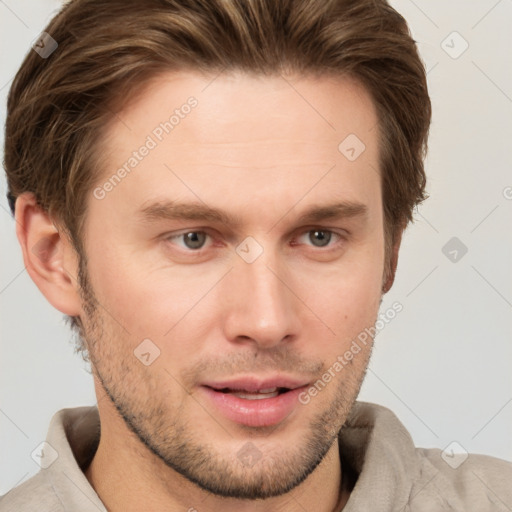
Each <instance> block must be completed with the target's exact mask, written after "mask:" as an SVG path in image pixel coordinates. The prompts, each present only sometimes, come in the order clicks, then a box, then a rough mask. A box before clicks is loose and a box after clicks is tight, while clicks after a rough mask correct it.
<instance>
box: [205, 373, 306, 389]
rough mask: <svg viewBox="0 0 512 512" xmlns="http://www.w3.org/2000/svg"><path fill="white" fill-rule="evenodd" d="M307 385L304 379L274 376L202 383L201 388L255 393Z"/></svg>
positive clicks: (245, 377)
mask: <svg viewBox="0 0 512 512" xmlns="http://www.w3.org/2000/svg"><path fill="white" fill-rule="evenodd" d="M306 384H308V381H306V380H304V379H298V378H294V377H290V376H286V375H275V376H272V377H265V378H264V377H257V376H244V377H239V378H231V379H226V380H216V381H209V382H203V383H202V385H203V386H207V387H209V388H213V389H217V390H220V389H225V388H228V389H232V390H239V391H249V392H256V391H261V390H262V389H272V388H287V389H296V388H300V387H302V386H305V385H306Z"/></svg>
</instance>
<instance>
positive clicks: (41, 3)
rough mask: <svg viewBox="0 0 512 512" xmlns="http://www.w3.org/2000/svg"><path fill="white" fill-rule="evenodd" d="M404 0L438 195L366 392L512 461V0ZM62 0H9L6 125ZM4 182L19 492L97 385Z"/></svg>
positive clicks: (404, 262) (5, 320) (409, 240)
mask: <svg viewBox="0 0 512 512" xmlns="http://www.w3.org/2000/svg"><path fill="white" fill-rule="evenodd" d="M391 3H392V5H393V6H394V7H395V8H396V9H397V10H398V11H399V12H400V13H401V14H402V15H403V16H404V17H405V18H406V19H407V21H408V22H409V24H410V27H411V30H412V33H413V36H414V38H415V39H416V40H417V41H418V44H419V48H420V51H421V54H422V56H423V59H424V60H425V63H426V65H427V69H428V70H429V73H428V79H429V86H430V93H431V98H432V102H433V108H434V117H433V125H432V129H431V138H430V153H429V157H428V159H427V173H428V177H429V184H428V191H429V193H430V196H431V197H430V199H428V200H427V202H426V203H425V204H424V205H423V206H422V207H420V209H419V211H418V212H417V214H416V219H417V220H416V222H415V224H414V225H411V226H410V227H409V229H408V230H407V232H406V235H405V239H404V241H403V246H402V251H401V255H400V261H399V266H398V275H397V280H396V282H395V285H394V288H393V289H392V290H391V291H390V292H389V293H388V294H387V295H386V296H385V299H384V302H383V305H382V311H385V310H386V309H387V308H388V307H390V305H391V304H392V303H393V302H394V301H399V302H400V303H401V304H402V305H403V311H402V312H401V313H399V314H398V315H397V316H396V318H395V319H394V320H393V321H392V322H391V323H389V324H388V325H387V326H386V327H385V329H383V330H382V331H381V333H380V334H379V335H378V337H377V339H376V346H375V350H374V355H373V358H372V361H371V364H370V368H369V370H368V374H367V378H366V381H365V383H364V385H363V389H362V392H361V394H360V397H359V398H360V399H361V400H366V401H371V402H376V403H379V404H382V405H385V406H387V407H389V408H391V409H392V410H393V411H394V412H395V414H396V415H397V416H398V417H399V418H400V420H401V421H402V422H403V423H404V424H405V425H406V427H407V428H408V429H409V430H410V432H411V435H412V437H413V439H414V441H415V443H416V444H417V445H418V446H423V447H439V448H441V449H444V448H445V447H446V446H447V445H449V444H450V443H451V442H452V441H457V442H458V443H459V444H460V445H461V446H462V447H464V448H465V449H466V450H467V451H469V452H473V453H486V454H489V455H494V456H497V457H500V458H504V459H507V460H512V436H510V426H511V424H512V372H511V371H510V367H511V362H512V343H511V341H512V340H511V338H512V336H511V308H512V286H511V283H512V279H511V277H512V265H511V262H512V237H511V236H510V227H511V225H512V172H511V171H512V169H511V158H510V149H509V148H510V144H511V141H512V70H511V65H510V55H511V54H512V35H511V34H512V33H511V31H510V23H511V21H512V1H511V0H501V1H496V0H478V1H472V2H468V1H467V0H458V1H453V0H452V1H446V0H428V1H427V0H417V1H416V2H413V1H411V0H395V1H392V2H391ZM58 5H59V2H57V1H51V0H46V1H45V0H37V1H34V0H32V1H28V0H16V1H14V0H0V45H1V46H0V51H1V62H0V64H1V65H0V104H1V107H0V108H1V111H0V116H1V119H2V125H3V123H4V121H5V100H6V96H7V92H8V89H9V87H10V83H11V80H12V77H13V75H14V74H15V72H16V71H17V69H18V67H19V65H20V63H21V60H22V58H23V56H24V54H25V53H26V52H27V51H28V49H29V48H30V45H31V43H32V41H33V40H34V39H35V38H36V36H37V35H38V34H39V32H40V31H41V30H42V29H43V28H44V26H45V25H46V23H47V22H48V21H49V19H50V18H51V13H52V12H54V11H55V9H57V8H58ZM454 31H457V32H458V33H459V34H460V36H461V37H462V38H463V39H464V40H465V41H467V43H468V44H469V47H468V48H467V50H466V51H465V52H464V53H462V54H461V55H460V56H458V58H453V56H457V55H458V54H459V53H460V51H461V50H462V49H463V48H464V40H463V39H461V37H459V36H458V35H457V34H455V35H454V34H452V33H453V32H454ZM443 41H445V42H444V43H443ZM443 48H444V49H443ZM445 50H446V51H445ZM447 52H448V53H451V54H452V56H450V55H449V54H448V53H447ZM2 145H3V133H2ZM507 187H510V188H507ZM0 189H1V190H0V235H1V251H0V257H1V261H0V308H1V317H0V322H1V347H0V494H3V493H5V492H7V491H8V490H9V489H10V488H11V487H13V486H14V485H17V484H19V483H21V482H22V481H24V480H26V479H27V478H29V477H30V476H31V475H33V474H34V473H35V472H37V471H38V469H39V467H38V466H37V465H36V464H35V462H34V461H33V460H32V459H31V456H30V454H31V452H32V451H33V450H34V448H35V447H36V446H37V445H38V444H39V443H40V442H41V441H42V440H44V438H45V436H46V430H47V428H48V424H49V421H50V419H51V416H52V415H53V413H54V412H56V411H57V410H58V409H60V408H63V407H73V406H78V405H89V404H94V403H95V395H94V390H93V384H92V377H91V376H90V374H89V373H87V371H86V365H85V364H84V363H83V362H82V360H81V358H80V357H79V356H77V355H74V354H73V345H72V340H71V335H70V332H69V330H68V328H67V327H66V326H65V325H64V322H63V315H62V314H61V313H60V312H58V311H57V310H55V309H53V307H52V306H50V305H49V304H48V303H47V302H46V300H45V298H44V297H43V296H42V294H41V293H40V292H39V290H38V289H37V288H36V286H35V285H34V283H33V282H32V280H31V279H30V277H29V276H28V274H27V272H26V270H25V269H24V265H23V260H22V256H21V250H20V248H19V245H18V242H17V239H16V236H15V226H14V220H13V219H12V217H11V215H10V213H9V210H8V206H7V201H6V199H5V192H6V184H5V178H4V177H2V179H1V180H0ZM452 237H457V238H458V239H459V240H460V241H461V242H462V243H463V244H464V245H465V246H466V247H467V248H468V252H467V254H465V255H464V256H463V257H461V252H460V251H459V253H458V261H456V262H452V261H450V259H449V258H448V257H447V256H445V254H444V253H443V252H442V248H443V247H444V246H445V244H446V243H447V242H448V241H449V240H450V239H451V238H452ZM449 250H452V248H450V247H449ZM449 250H447V251H446V252H447V253H448V252H449ZM454 255H455V254H454V253H452V255H449V256H450V257H454Z"/></svg>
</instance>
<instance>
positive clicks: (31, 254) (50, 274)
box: [15, 192, 82, 316]
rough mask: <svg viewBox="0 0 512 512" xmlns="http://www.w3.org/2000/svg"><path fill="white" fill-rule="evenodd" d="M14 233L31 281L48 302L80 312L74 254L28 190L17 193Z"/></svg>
mask: <svg viewBox="0 0 512 512" xmlns="http://www.w3.org/2000/svg"><path fill="white" fill-rule="evenodd" d="M15 219H16V236H17V237H18V241H19V243H20V246H21V250H22V252H23V261H24V263H25V267H26V269H27V272H28V274H29V275H30V277H31V278H32V281H34V283H35V284H36V286H37V287H38V288H39V290H40V291H41V293H42V294H43V295H44V296H45V297H46V299H47V300H48V302H49V303H50V304H51V305H52V306H53V307H55V308H57V309H58V310H59V311H61V312H62V313H65V314H67V315H70V316H79V315H80V314H81V313H82V310H81V300H80V295H79V292H78V290H79V286H78V282H77V273H78V257H77V254H76V251H75V249H74V247H73V246H72V244H71V243H70V241H69V239H68V238H67V236H66V235H65V234H64V233H61V232H59V230H58V229H57V228H56V227H55V225H54V223H53V222H52V220H51V219H50V217H49V216H48V214H47V213H46V212H45V211H43V210H42V209H41V207H39V206H38V205H37V202H36V199H35V196H34V195H33V194H32V193H30V192H24V193H23V194H20V195H19V196H18V198H17V199H16V209H15Z"/></svg>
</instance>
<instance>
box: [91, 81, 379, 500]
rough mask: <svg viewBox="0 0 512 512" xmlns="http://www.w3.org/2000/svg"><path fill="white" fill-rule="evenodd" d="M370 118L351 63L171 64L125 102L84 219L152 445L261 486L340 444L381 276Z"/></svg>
mask: <svg viewBox="0 0 512 512" xmlns="http://www.w3.org/2000/svg"><path fill="white" fill-rule="evenodd" d="M190 97H194V98H195V100H191V101H190V102H189V103H188V104H189V107H190V108H187V107H183V105H186V104H187V100H188V98H190ZM175 109H178V113H176V114H175V116H176V117H175V118H174V119H173V120H172V121H171V123H172V124H171V125H172V126H173V127H172V128H169V125H165V124H164V125H163V126H165V127H166V128H167V131H168V133H166V130H165V129H164V128H162V125H161V124H160V123H165V122H166V121H167V122H168V121H169V118H170V117H171V115H173V111H174V110H175ZM177 118H179V121H177ZM376 123H377V117H376V113H375V110H374V107H373V104H372V102H371V100H370V97H369V95H368V94H367V93H366V92H365V90H364V89H362V88H361V87H360V86H358V85H357V84H355V83H354V82H352V81H349V80H348V79H338V80H333V79H328V78H320V79H312V78H308V79H306V78H302V79H293V78H287V79H286V80H285V79H283V78H281V77H278V78H262V77H259V78H255V77H249V76H247V75H242V74H240V75H220V76H218V77H217V78H215V79H213V77H201V76H200V75H199V74H194V73H185V72H180V73H169V74H167V75H163V76H160V77H159V79H158V80H155V81H154V82H153V84H152V86H151V87H150V88H149V89H147V90H145V91H144V93H143V94H142V95H141V96H140V97H138V98H137V101H135V102H132V103H131V104H130V105H129V106H127V107H126V108H125V109H123V110H122V111H120V112H118V113H117V117H116V121H115V122H113V123H112V124H111V125H109V127H108V131H107V135H106V137H105V139H104V140H103V142H102V146H103V148H102V149H101V152H102V153H101V154H102V158H103V161H102V166H103V171H104V173H103V175H102V177H101V179H100V180H98V183H97V187H101V188H102V190H98V188H96V189H95V190H96V192H95V193H94V194H93V193H92V191H91V195H90V197H89V199H88V208H89V211H88V217H87V222H86V226H85V244H84V246H85V252H86V255H87V271H88V273H87V275H88V280H89V281H88V282H89V285H90V287H91V290H92V291H93V293H94V297H95V298H96V300H97V301H98V303H99V305H98V306H97V308H96V310H95V312H94V314H93V315H91V316H89V317H87V316H86V315H85V313H84V315H83V317H82V318H83V321H84V325H85V338H86V340H87V343H88V348H89V353H90V357H91V363H92V365H93V368H94V371H95V373H97V377H98V379H99V381H101V385H102V386H103V388H104V390H105V391H106V392H107V394H108V395H109V397H110V399H111V400H112V401H113V403H114V404H115V407H116V408H117V410H118V411H119V412H120V413H121V415H122V417H123V419H124V421H125V422H126V425H127V426H129V428H130V429H131V430H132V432H134V433H135V435H136V436H137V437H138V439H140V441H142V442H143V443H144V444H145V445H146V446H147V447H148V448H149V449H150V450H145V448H144V449H142V450H140V452H139V455H140V454H143V456H145V457H153V456H154V455H153V454H155V455H157V456H158V457H159V459H160V460H161V461H164V462H165V463H166V464H167V466H169V467H171V468H173V469H174V470H176V471H178V472H179V473H181V474H182V475H184V476H186V477H187V478H188V479H189V480H191V481H193V482H195V483H197V484H199V485H200V486H201V487H203V488H204V489H207V490H209V491H211V492H213V493H216V494H220V495H224V496H233V497H239V498H256V497H260V498H262V497H267V496H272V495H279V494H282V493H284V492H286V491H288V490H290V489H291V488H293V487H294V486H296V485H298V483H300V482H301V481H303V480H304V479H305V478H306V476H307V475H308V474H310V473H311V472H312V471H313V470H314V469H315V467H316V466H317V465H318V463H319V462H320V461H321V459H322V457H323V456H324V455H326V453H328V451H329V449H331V450H334V451H335V450H336V449H337V448H336V447H337V444H336V434H337V432H338V431H339V429H340V428H341V426H342V425H343V423H344V422H345V420H346V418H347V415H348V413H349V411H350V409H351V407H352V404H353V403H354V401H355V399H356V397H357V394H358V392H359V389H360V385H361V382H362V380H363V376H364V373H365V370H366V367H367V364H368V360H369V357H370V352H371V341H372V340H368V342H367V343H366V345H361V350H360V352H358V353H357V354H355V355H354V357H353V359H352V360H350V361H348V362H347V361H345V363H346V364H344V365H343V368H342V369H341V370H338V371H333V366H334V365H335V363H336V361H338V362H339V359H338V356H342V355H343V354H344V353H345V352H346V351H347V350H348V349H349V348H350V346H351V344H352V341H353V340H354V339H355V338H356V337H357V336H358V334H359V333H361V332H362V331H364V330H365V328H368V327H371V326H373V325H374V323H375V320H376V317H377V314H378V307H379V303H380V299H381V292H382V281H383V269H384V232H383V216H382V201H381V188H380V176H379V174H378V172H377V170H378V146H377V136H378V135H377V127H376ZM158 127H160V129H158ZM148 137H149V138H148ZM347 137H349V138H348V139H347V140H346V141H345V139H346V138H347ZM355 137H357V138H358V139H359V140H360V141H362V143H364V145H365V148H364V151H363V152H361V149H362V148H363V146H361V145H360V142H357V139H356V138H355ZM343 141H345V142H344V143H343V144H342V145H341V150H340V149H339V146H340V143H342V142H343ZM144 145H145V146H146V147H147V148H148V150H147V151H145V150H142V151H141V150H140V149H139V148H141V146H144ZM134 151H137V155H136V156H134V155H133V152H134ZM142 153H144V154H145V156H143V155H142ZM354 157H355V158H354ZM130 158H135V159H136V163H135V160H132V161H130V160H129V159H130ZM127 162H128V165H127V167H125V171H126V170H127V169H129V172H125V173H123V172H121V173H117V176H118V178H119V177H120V178H121V179H114V180H112V183H114V184H115V185H112V186H109V185H106V186H105V183H106V182H107V181H108V179H109V178H111V177H112V175H113V174H116V172H117V171H118V169H120V168H122V167H123V165H124V164H125V163H127ZM130 162H131V164H130ZM171 203H172V205H173V208H174V209H166V206H167V207H168V206H169V205H170V204H171ZM155 205H159V207H156V206H155ZM336 205H338V207H336ZM339 205H341V206H339ZM207 209H209V210H210V213H211V211H213V210H215V211H216V212H221V213H222V217H221V216H220V215H212V214H210V215H208V216H206V215H205V212H206V210H207ZM313 210H315V211H317V215H316V216H315V215H310V216H309V217H307V218H306V217H304V215H305V214H307V213H311V211H313ZM327 210H328V211H331V213H332V211H334V212H337V215H326V213H327ZM164 212H165V213H164ZM224 217H225V218H224ZM228 218H229V222H227V219H228ZM84 311H86V308H84ZM141 343H142V345H141ZM338 368H339V367H338ZM329 369H331V379H329V382H327V383H325V380H326V379H323V382H324V385H323V386H318V387H319V389H320V391H318V392H317V394H316V396H311V395H310V394H308V389H309V388H310V387H311V386H312V385H314V384H315V382H317V381H318V380H319V379H320V380H322V376H323V374H324V373H325V372H327V371H328V370H329ZM333 374H334V376H332V375H333ZM276 387H277V388H287V389H291V390H289V391H285V392H284V393H280V391H281V390H280V389H278V390H277V391H274V392H273V391H272V389H271V388H276ZM262 389H263V390H265V389H266V390H267V393H259V392H258V390H262ZM233 390H238V392H233ZM278 393H280V394H278ZM276 395H277V396H276ZM306 396H308V397H309V399H308V400H305V399H304V398H305V397H306ZM300 397H302V400H301V401H299V398H300ZM303 402H304V403H303ZM305 402H307V403H305ZM99 407H100V414H101V413H102V411H107V410H108V409H109V408H110V410H111V411H112V410H113V405H112V404H111V403H109V402H108V400H104V401H103V402H102V403H100V404H99ZM106 416H107V413H106V412H105V417H106ZM111 417H112V416H111ZM108 428H109V426H108V423H107V422H106V420H105V421H104V419H103V417H102V429H105V430H106V429H108ZM126 432H128V431H127V430H126ZM102 435H103V433H102Z"/></svg>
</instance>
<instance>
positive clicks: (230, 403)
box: [201, 386, 307, 427]
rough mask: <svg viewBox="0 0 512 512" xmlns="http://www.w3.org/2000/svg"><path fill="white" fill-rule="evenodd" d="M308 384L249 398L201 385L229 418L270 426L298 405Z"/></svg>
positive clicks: (249, 423)
mask: <svg viewBox="0 0 512 512" xmlns="http://www.w3.org/2000/svg"><path fill="white" fill-rule="evenodd" d="M306 387H307V386H302V387H300V388H297V389H292V390H290V391H287V392H286V393H281V394H280V395H277V396H275V397H272V398H260V399H256V400H247V399H245V398H239V397H237V396H235V395H233V394H231V393H222V392H221V391H216V390H214V389H212V388H209V387H207V386H201V389H202V390H203V392H204V393H205V395H206V396H207V397H208V398H209V399H210V400H211V401H212V402H213V404H214V406H215V407H216V408H217V409H218V410H219V411H220V412H221V413H222V414H223V415H224V416H225V417H226V418H228V419H229V420H231V421H234V422H236V423H240V424H242V425H247V426H248V427H269V426H271V425H276V424H278V423H281V422H282V421H283V420H284V419H286V418H287V417H288V416H289V415H290V414H291V413H292V412H293V410H294V409H295V407H296V406H297V405H298V403H299V401H298V396H299V395H300V393H301V392H302V391H304V390H305V389H306Z"/></svg>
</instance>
